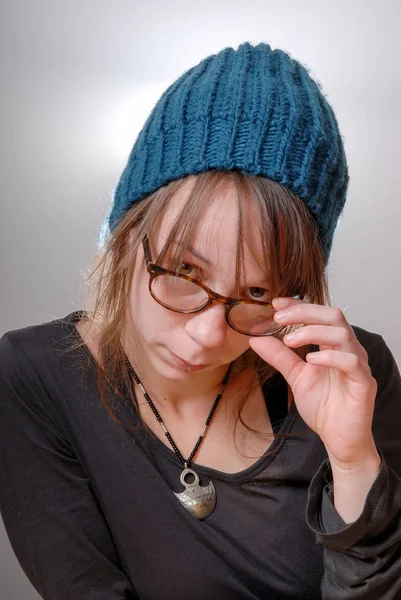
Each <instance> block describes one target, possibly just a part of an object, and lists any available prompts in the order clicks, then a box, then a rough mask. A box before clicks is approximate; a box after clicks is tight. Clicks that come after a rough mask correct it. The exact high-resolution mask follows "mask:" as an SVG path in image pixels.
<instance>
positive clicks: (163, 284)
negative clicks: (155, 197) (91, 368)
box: [142, 236, 284, 337]
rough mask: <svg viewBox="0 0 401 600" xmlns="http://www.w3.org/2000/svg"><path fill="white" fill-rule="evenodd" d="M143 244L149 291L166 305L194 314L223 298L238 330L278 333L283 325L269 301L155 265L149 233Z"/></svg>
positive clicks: (252, 333) (229, 319)
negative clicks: (235, 294)
mask: <svg viewBox="0 0 401 600" xmlns="http://www.w3.org/2000/svg"><path fill="white" fill-rule="evenodd" d="M142 245H143V251H144V254H145V261H146V268H147V271H148V273H149V292H150V294H151V296H152V297H153V298H154V299H155V300H156V302H158V303H159V304H161V305H162V306H164V307H165V308H168V309H169V310H172V311H174V312H178V313H183V314H193V313H198V312H200V311H201V310H204V309H205V308H207V307H208V306H210V305H211V304H213V303H214V302H221V303H222V304H225V306H226V313H225V317H226V321H227V324H228V325H229V326H230V327H231V328H232V329H234V330H235V331H238V332H239V333H242V334H244V335H249V336H255V337H260V336H267V335H275V334H277V333H279V332H280V331H281V330H282V329H284V327H283V326H281V325H278V324H277V323H275V321H274V319H273V316H274V313H275V312H276V311H275V309H274V308H273V306H272V305H271V304H269V303H268V302H258V301H257V300H246V299H242V300H241V299H236V298H228V297H226V296H221V295H220V294H218V293H217V292H213V291H212V290H211V289H210V288H208V287H207V285H205V284H204V283H202V282H201V281H198V280H196V279H193V278H192V277H189V276H188V275H182V274H181V273H178V274H177V273H175V272H174V271H171V270H169V269H164V268H163V267H160V266H159V265H156V264H155V263H154V262H153V261H152V255H151V252H150V246H149V240H148V237H147V236H145V237H144V239H143V241H142Z"/></svg>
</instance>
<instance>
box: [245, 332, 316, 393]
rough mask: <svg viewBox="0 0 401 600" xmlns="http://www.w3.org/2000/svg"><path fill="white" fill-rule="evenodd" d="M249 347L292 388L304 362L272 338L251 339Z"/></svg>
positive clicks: (279, 341) (280, 342)
mask: <svg viewBox="0 0 401 600" xmlns="http://www.w3.org/2000/svg"><path fill="white" fill-rule="evenodd" d="M249 345H250V347H251V348H252V350H254V351H255V352H256V353H257V354H259V356H260V357H261V358H263V360H264V361H265V362H267V363H268V364H269V365H271V366H272V367H274V368H275V369H277V371H279V372H280V373H281V374H282V376H283V377H284V379H285V380H286V381H287V383H288V385H289V386H290V387H292V386H293V383H294V382H295V380H296V378H297V377H298V375H299V373H300V372H301V371H302V369H303V368H304V366H305V362H304V361H303V360H302V359H301V358H300V357H299V356H298V355H297V354H296V353H295V352H293V350H291V349H290V348H288V347H287V346H286V345H285V344H284V343H283V342H282V341H281V340H279V339H277V338H275V337H274V336H266V337H251V338H249Z"/></svg>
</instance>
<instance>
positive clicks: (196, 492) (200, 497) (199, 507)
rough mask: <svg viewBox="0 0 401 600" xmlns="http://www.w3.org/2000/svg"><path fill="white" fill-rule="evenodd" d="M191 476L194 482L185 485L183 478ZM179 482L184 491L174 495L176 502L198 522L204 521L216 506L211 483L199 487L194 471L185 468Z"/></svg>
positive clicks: (214, 492)
mask: <svg viewBox="0 0 401 600" xmlns="http://www.w3.org/2000/svg"><path fill="white" fill-rule="evenodd" d="M187 475H192V476H193V477H194V481H193V482H192V483H187V482H186V481H185V477H186V476H187ZM180 481H181V483H182V485H184V486H185V488H186V489H185V491H184V492H180V493H179V494H176V493H175V492H173V494H174V495H175V496H177V498H178V500H179V501H180V502H181V504H182V505H183V506H184V508H186V509H187V511H188V512H189V513H190V514H191V515H192V516H193V517H195V518H196V519H199V520H200V521H201V520H202V519H206V517H208V516H209V515H210V514H211V513H212V512H213V511H214V507H215V506H216V490H215V489H214V485H213V482H212V481H209V483H208V485H205V486H202V485H199V476H198V474H197V473H195V471H193V470H192V469H189V468H188V467H186V468H185V469H184V470H183V472H182V473H181V477H180Z"/></svg>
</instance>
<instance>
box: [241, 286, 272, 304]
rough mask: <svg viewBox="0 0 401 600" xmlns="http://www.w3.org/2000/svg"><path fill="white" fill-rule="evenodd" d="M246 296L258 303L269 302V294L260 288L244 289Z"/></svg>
mask: <svg viewBox="0 0 401 600" xmlns="http://www.w3.org/2000/svg"><path fill="white" fill-rule="evenodd" d="M246 294H247V296H248V297H249V299H250V300H256V301H259V302H270V294H269V291H268V290H265V288H262V287H250V288H246Z"/></svg>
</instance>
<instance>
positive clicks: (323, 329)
mask: <svg viewBox="0 0 401 600" xmlns="http://www.w3.org/2000/svg"><path fill="white" fill-rule="evenodd" d="M273 306H274V308H275V309H276V311H277V312H276V313H275V316H274V318H275V321H276V322H277V323H279V324H280V325H295V324H299V323H302V324H303V325H304V327H302V328H301V329H299V330H298V331H296V332H295V333H293V334H290V335H287V336H285V337H284V339H283V341H281V340H279V339H277V338H275V337H256V338H250V341H249V343H250V346H251V348H253V350H255V352H257V353H258V354H259V355H260V356H261V357H262V358H263V359H264V360H265V361H266V362H268V363H269V364H270V365H272V366H273V367H274V368H276V369H277V370H278V371H280V373H281V374H282V375H283V376H284V378H285V379H286V380H287V382H288V384H289V386H290V387H291V390H292V393H293V395H294V401H295V403H296V406H297V409H298V412H299V414H300V415H301V417H302V418H303V420H304V421H305V423H306V424H307V425H308V426H309V427H310V428H311V429H313V430H314V431H315V432H316V433H317V434H318V435H319V437H320V438H321V439H322V441H323V443H324V445H325V447H326V450H327V453H328V456H329V459H330V462H331V464H332V466H333V465H335V466H337V467H338V468H339V469H342V468H344V469H347V468H353V467H358V466H359V465H362V464H363V463H366V462H367V461H370V462H372V459H373V461H374V460H375V459H376V460H377V459H378V458H379V459H380V457H379V455H378V452H377V450H376V446H375V442H374V439H373V434H372V418H373V409H374V403H375V397H376V391H377V384H376V380H375V379H374V378H373V377H372V374H371V371H370V368H369V365H368V357H367V353H366V351H365V349H364V348H363V347H362V346H361V344H360V343H359V342H358V340H357V338H356V336H355V334H354V332H353V329H352V327H351V326H350V324H349V323H348V321H347V320H346V318H345V316H344V314H343V313H342V311H341V310H340V309H338V308H333V307H329V306H321V305H317V304H309V303H307V302H304V301H303V300H299V299H294V298H277V299H275V300H273ZM308 344H315V345H318V346H319V351H318V352H312V353H310V354H307V355H306V360H303V359H302V358H300V356H299V355H298V354H297V353H296V352H294V351H293V350H291V348H300V347H302V346H306V345H308ZM379 463H380V460H379Z"/></svg>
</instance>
